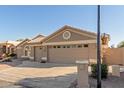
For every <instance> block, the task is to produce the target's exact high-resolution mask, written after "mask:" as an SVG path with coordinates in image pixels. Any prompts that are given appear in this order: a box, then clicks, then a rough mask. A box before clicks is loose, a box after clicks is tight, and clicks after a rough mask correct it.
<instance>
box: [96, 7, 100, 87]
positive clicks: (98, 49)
mask: <svg viewBox="0 0 124 93" xmlns="http://www.w3.org/2000/svg"><path fill="white" fill-rule="evenodd" d="M97 88H101V35H100V5H98V6H97Z"/></svg>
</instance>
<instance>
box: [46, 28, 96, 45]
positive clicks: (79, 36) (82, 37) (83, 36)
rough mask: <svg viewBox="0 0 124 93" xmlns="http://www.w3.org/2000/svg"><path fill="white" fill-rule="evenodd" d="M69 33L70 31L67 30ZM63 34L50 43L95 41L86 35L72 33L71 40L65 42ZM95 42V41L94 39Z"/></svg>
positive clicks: (52, 39)
mask: <svg viewBox="0 0 124 93" xmlns="http://www.w3.org/2000/svg"><path fill="white" fill-rule="evenodd" d="M67 31H68V30H67ZM63 33H64V31H63V32H61V33H59V34H57V36H55V37H53V38H51V39H50V40H49V41H47V43H48V42H63V41H65V42H67V41H76V40H93V39H94V38H91V37H88V36H85V35H80V34H77V33H74V32H71V31H70V33H71V38H70V39H69V40H64V39H63ZM94 40H95V39H94Z"/></svg>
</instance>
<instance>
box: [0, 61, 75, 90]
mask: <svg viewBox="0 0 124 93" xmlns="http://www.w3.org/2000/svg"><path fill="white" fill-rule="evenodd" d="M76 72H77V68H76V66H75V65H74V64H57V63H45V64H44V63H36V62H28V61H25V62H23V63H22V64H20V65H18V66H15V67H9V68H7V69H4V70H0V80H4V81H8V82H12V83H15V84H17V85H21V86H23V87H39V88H67V87H70V85H71V83H72V82H74V81H75V79H76V76H77V75H76Z"/></svg>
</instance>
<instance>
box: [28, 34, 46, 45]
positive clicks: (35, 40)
mask: <svg viewBox="0 0 124 93" xmlns="http://www.w3.org/2000/svg"><path fill="white" fill-rule="evenodd" d="M44 38H45V36H43V35H40V34H39V35H37V36H36V37H34V38H33V39H32V40H31V41H30V42H28V43H30V44H31V43H40V42H41V41H42V40H43V39H44Z"/></svg>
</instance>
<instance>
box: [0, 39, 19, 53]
mask: <svg viewBox="0 0 124 93" xmlns="http://www.w3.org/2000/svg"><path fill="white" fill-rule="evenodd" d="M19 43H20V42H19V41H5V42H0V54H3V53H7V54H11V53H16V46H17V45H18V44H19Z"/></svg>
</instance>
